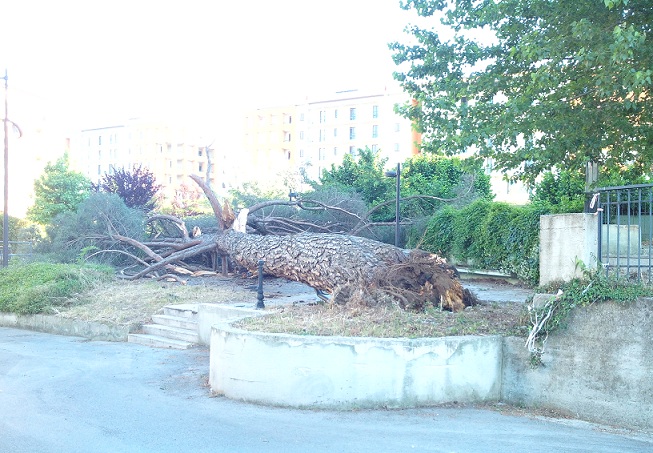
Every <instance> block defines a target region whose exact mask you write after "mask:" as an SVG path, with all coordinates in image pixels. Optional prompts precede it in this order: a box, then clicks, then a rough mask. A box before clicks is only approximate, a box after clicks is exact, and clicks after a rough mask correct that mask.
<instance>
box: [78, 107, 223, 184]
mask: <svg viewBox="0 0 653 453" xmlns="http://www.w3.org/2000/svg"><path fill="white" fill-rule="evenodd" d="M215 148H216V146H215V145H214V144H210V143H205V142H204V141H202V140H201V139H199V138H197V137H194V136H193V135H192V134H191V133H189V132H188V130H186V129H184V128H182V127H175V126H170V125H169V124H166V123H163V122H159V121H148V120H142V119H132V120H128V121H126V122H124V123H122V124H118V125H114V126H107V127H99V128H93V129H85V130H83V131H81V134H80V139H79V141H78V142H77V144H76V145H75V146H74V147H73V148H72V150H71V166H72V167H73V168H74V169H76V170H77V171H80V172H81V173H83V174H85V175H86V176H87V177H88V178H90V179H91V180H92V181H93V182H94V183H97V182H98V181H99V180H100V179H101V178H102V177H103V176H104V175H105V174H112V173H114V172H115V171H117V170H120V169H125V170H130V169H133V168H135V167H138V166H142V167H143V168H147V169H148V170H150V171H151V172H152V173H153V174H154V176H155V178H156V181H157V183H158V184H161V185H162V186H163V192H164V195H165V196H166V197H172V196H174V195H175V193H176V191H178V190H194V191H196V190H197V187H196V185H195V183H193V181H192V180H190V178H189V176H190V175H197V176H199V177H201V178H202V179H203V180H204V181H205V182H208V184H209V185H210V186H211V188H213V190H214V191H216V192H217V193H220V192H222V191H223V190H225V189H226V185H224V184H223V181H224V179H223V178H221V176H222V173H223V172H225V171H227V169H226V165H225V163H224V161H225V156H224V155H223V153H220V152H219V151H216V149H215Z"/></svg>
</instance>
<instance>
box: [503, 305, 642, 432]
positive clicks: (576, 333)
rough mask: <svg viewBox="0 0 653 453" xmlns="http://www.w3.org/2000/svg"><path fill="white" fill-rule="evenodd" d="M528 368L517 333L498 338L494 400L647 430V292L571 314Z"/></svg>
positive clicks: (524, 352) (526, 357) (521, 341)
mask: <svg viewBox="0 0 653 453" xmlns="http://www.w3.org/2000/svg"><path fill="white" fill-rule="evenodd" d="M542 361H543V365H542V366H539V367H536V368H531V366H530V364H529V355H528V351H527V350H526V348H525V347H524V340H523V339H521V338H505V339H504V349H503V372H502V383H503V385H502V391H501V399H502V400H503V401H505V402H507V403H511V404H517V405H523V406H526V407H538V408H550V409H555V410H558V411H562V412H567V413H569V414H570V415H572V416H574V417H577V418H581V419H584V420H588V421H593V422H597V423H603V424H609V425H614V426H621V427H626V428H639V429H645V430H653V299H640V300H639V301H637V302H635V303H631V304H627V305H623V304H617V303H601V304H597V305H593V306H590V307H586V308H584V309H582V310H579V311H577V312H576V313H574V314H573V315H572V317H571V319H570V321H569V324H568V326H567V328H566V329H564V330H563V331H560V332H556V333H555V334H553V335H551V336H550V337H549V339H548V341H547V343H546V347H545V352H544V355H543V356H542Z"/></svg>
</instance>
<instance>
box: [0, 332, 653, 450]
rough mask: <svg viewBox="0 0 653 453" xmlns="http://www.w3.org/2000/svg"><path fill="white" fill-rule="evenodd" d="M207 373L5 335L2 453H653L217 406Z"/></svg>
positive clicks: (157, 355)
mask: <svg viewBox="0 0 653 453" xmlns="http://www.w3.org/2000/svg"><path fill="white" fill-rule="evenodd" d="M207 373H208V351H207V349H205V348H197V349H191V350H187V351H172V350H161V349H152V348H148V347H144V346H140V345H135V344H130V343H107V342H89V341H86V340H84V339H81V338H76V337H64V336H57V335H49V334H43V333H36V332H29V331H22V330H16V329H10V328H0V451H2V452H5V451H6V452H13V453H22V452H30V453H42V452H46V453H47V452H57V453H59V452H66V453H67V452H71V453H75V452H84V453H87V452H158V453H165V452H176V453H177V452H238V453H243V452H284V453H293V452H302V453H305V452H307V451H308V452H311V453H322V452H325V453H326V452H328V453H334V452H374V453H377V452H384V453H385V452H388V453H392V452H402V453H403V452H407V451H419V452H458V453H462V452H475V453H484V452H502V453H511V452H519V453H524V452H531V453H540V452H541V453H544V452H546V453H549V452H552V451H554V452H561V453H562V452H565V453H574V452H588V453H590V452H591V453H597V452H598V453H601V452H605V453H608V452H610V453H619V452H624V453H625V452H629V453H637V452H651V451H653V436H645V435H643V434H639V435H635V434H629V433H624V432H615V431H609V430H605V429H604V428H602V427H600V426H596V425H591V424H587V423H581V422H577V421H568V420H553V419H545V418H538V417H530V416H513V415H503V414H501V413H500V412H498V411H491V410H483V409H475V408H429V409H415V410H402V411H389V410H379V411H350V412H332V411H302V410H291V409H282V408H269V407H261V406H256V405H251V404H244V403H240V402H237V401H230V400H228V399H226V398H221V397H213V398H212V397H210V395H209V390H208V388H207V387H206V381H207V377H208V376H207ZM261 373H265V370H261Z"/></svg>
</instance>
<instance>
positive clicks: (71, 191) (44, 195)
mask: <svg viewBox="0 0 653 453" xmlns="http://www.w3.org/2000/svg"><path fill="white" fill-rule="evenodd" d="M90 191H91V181H90V180H89V179H88V178H86V177H85V176H84V175H82V174H81V173H78V172H75V171H72V170H70V169H69V168H68V156H67V155H64V156H63V157H62V158H60V159H58V160H57V161H56V162H55V163H54V164H52V163H48V164H47V165H46V166H45V170H44V172H43V175H41V177H40V178H39V179H38V180H36V181H35V182H34V205H33V206H31V207H30V208H29V209H28V211H27V217H28V218H29V219H31V220H33V221H34V222H36V223H39V224H41V225H47V224H49V223H50V222H51V221H52V219H54V218H55V217H56V216H57V215H59V214H61V213H62V212H70V211H74V210H75V209H77V206H78V205H79V204H80V203H81V202H82V201H83V200H85V199H86V197H88V195H89V193H90Z"/></svg>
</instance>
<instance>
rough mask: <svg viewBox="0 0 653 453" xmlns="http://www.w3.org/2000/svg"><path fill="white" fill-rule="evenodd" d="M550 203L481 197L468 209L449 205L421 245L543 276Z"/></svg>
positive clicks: (470, 261)
mask: <svg viewBox="0 0 653 453" xmlns="http://www.w3.org/2000/svg"><path fill="white" fill-rule="evenodd" d="M546 213H548V208H547V207H546V206H545V205H539V204H532V205H527V206H513V205H509V204H506V203H494V202H489V201H487V200H478V201H475V202H474V203H472V204H470V205H468V206H465V207H464V208H462V209H456V208H453V207H445V208H443V209H442V210H440V211H438V212H437V213H436V214H435V215H433V217H431V220H430V222H429V224H428V227H427V228H426V231H425V233H424V236H423V238H422V242H421V245H420V248H422V249H423V250H427V251H430V252H434V253H438V254H440V255H442V256H445V257H447V258H449V259H452V258H453V259H454V262H456V263H465V264H467V265H469V266H470V267H472V268H477V269H489V270H499V271H503V272H507V273H511V274H515V275H516V276H517V277H518V278H520V279H522V280H524V281H527V282H529V283H537V281H538V280H539V231H540V215H542V214H546Z"/></svg>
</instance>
